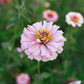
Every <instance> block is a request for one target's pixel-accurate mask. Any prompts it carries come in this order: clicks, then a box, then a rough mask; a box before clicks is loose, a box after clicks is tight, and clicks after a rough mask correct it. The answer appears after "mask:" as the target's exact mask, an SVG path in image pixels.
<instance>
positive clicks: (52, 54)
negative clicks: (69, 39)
mask: <svg viewBox="0 0 84 84" xmlns="http://www.w3.org/2000/svg"><path fill="white" fill-rule="evenodd" d="M58 28H59V26H56V25H53V22H49V23H47V22H46V21H44V22H43V24H42V22H37V23H34V24H33V25H32V26H30V25H28V27H27V28H24V30H23V33H22V35H21V48H22V50H24V51H25V53H26V54H27V55H28V58H30V59H36V60H37V61H41V60H42V61H44V62H46V61H49V60H54V59H56V57H57V53H61V52H62V51H63V48H62V46H63V45H64V41H66V39H65V38H64V37H63V35H62V34H63V32H62V31H61V30H58Z"/></svg>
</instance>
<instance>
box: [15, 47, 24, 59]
mask: <svg viewBox="0 0 84 84" xmlns="http://www.w3.org/2000/svg"><path fill="white" fill-rule="evenodd" d="M16 50H17V51H18V52H19V53H21V52H22V49H21V48H20V47H17V48H16ZM23 56H24V55H23V54H20V58H23Z"/></svg>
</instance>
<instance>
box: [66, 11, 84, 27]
mask: <svg viewBox="0 0 84 84" xmlns="http://www.w3.org/2000/svg"><path fill="white" fill-rule="evenodd" d="M66 22H67V24H68V25H72V26H73V27H76V26H78V27H81V26H82V24H83V23H84V18H83V16H82V15H81V14H80V13H79V12H69V13H67V14H66Z"/></svg>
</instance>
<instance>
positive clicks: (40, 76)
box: [38, 61, 41, 80]
mask: <svg viewBox="0 0 84 84" xmlns="http://www.w3.org/2000/svg"><path fill="white" fill-rule="evenodd" d="M38 73H39V77H38V79H39V80H40V79H41V74H40V61H38Z"/></svg>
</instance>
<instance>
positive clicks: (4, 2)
mask: <svg viewBox="0 0 84 84" xmlns="http://www.w3.org/2000/svg"><path fill="white" fill-rule="evenodd" d="M10 2H11V0H0V3H1V4H8V3H10Z"/></svg>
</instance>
